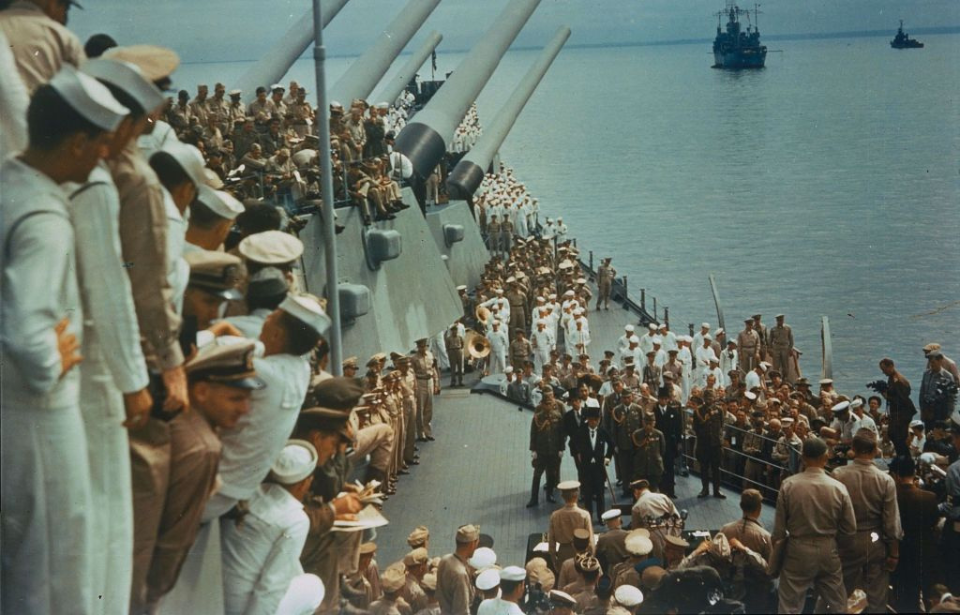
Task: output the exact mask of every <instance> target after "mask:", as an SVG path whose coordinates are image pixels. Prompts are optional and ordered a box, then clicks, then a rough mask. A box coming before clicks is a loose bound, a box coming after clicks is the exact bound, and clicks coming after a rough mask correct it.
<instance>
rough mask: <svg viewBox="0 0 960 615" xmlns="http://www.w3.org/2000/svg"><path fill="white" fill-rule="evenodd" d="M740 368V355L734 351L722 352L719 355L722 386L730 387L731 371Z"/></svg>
mask: <svg viewBox="0 0 960 615" xmlns="http://www.w3.org/2000/svg"><path fill="white" fill-rule="evenodd" d="M739 368H740V353H739V352H737V351H736V350H724V351H723V352H721V353H720V370H721V371H722V372H723V386H730V376H729V375H728V374H729V373H730V372H731V371H732V370H735V369H739Z"/></svg>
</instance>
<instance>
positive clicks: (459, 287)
mask: <svg viewBox="0 0 960 615" xmlns="http://www.w3.org/2000/svg"><path fill="white" fill-rule="evenodd" d="M457 290H458V291H460V290H467V287H466V285H464V284H461V285H460V286H458V287H457Z"/></svg>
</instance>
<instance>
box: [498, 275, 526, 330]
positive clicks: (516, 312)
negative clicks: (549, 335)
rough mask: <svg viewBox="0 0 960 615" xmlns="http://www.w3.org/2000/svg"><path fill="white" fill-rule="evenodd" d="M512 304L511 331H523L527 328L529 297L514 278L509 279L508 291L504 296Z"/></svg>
mask: <svg viewBox="0 0 960 615" xmlns="http://www.w3.org/2000/svg"><path fill="white" fill-rule="evenodd" d="M503 296H504V298H506V300H507V302H508V303H509V304H510V329H511V330H514V331H515V330H516V329H523V328H525V327H526V326H527V312H526V310H527V295H526V294H525V293H524V292H523V290H521V287H520V284H519V282H517V279H516V278H514V277H511V278H508V279H507V291H506V292H505V293H504V294H503Z"/></svg>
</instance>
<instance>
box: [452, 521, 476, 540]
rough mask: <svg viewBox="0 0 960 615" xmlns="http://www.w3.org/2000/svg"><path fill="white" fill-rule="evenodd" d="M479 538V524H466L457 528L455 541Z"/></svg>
mask: <svg viewBox="0 0 960 615" xmlns="http://www.w3.org/2000/svg"><path fill="white" fill-rule="evenodd" d="M479 539H480V526H478V525H473V524H468V525H461V526H460V527H459V528H457V537H456V540H457V542H473V541H474V540H479Z"/></svg>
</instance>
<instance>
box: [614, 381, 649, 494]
mask: <svg viewBox="0 0 960 615" xmlns="http://www.w3.org/2000/svg"><path fill="white" fill-rule="evenodd" d="M608 399H609V397H608ZM620 399H621V403H620V404H618V405H616V406H614V407H613V409H612V410H611V411H610V437H612V438H613V443H614V445H615V446H616V457H617V468H618V471H619V473H618V475H619V476H620V481H621V482H622V483H623V491H624V494H627V493H628V492H627V490H628V489H629V486H630V483H631V482H632V481H633V479H634V478H635V476H634V474H636V469H635V468H634V455H635V448H634V442H633V432H635V431H637V430H638V429H640V428H641V426H642V425H643V421H642V419H641V414H642V412H643V409H642V408H641V407H640V406H639V405H637V404H636V403H634V394H633V391H631V390H630V389H622V391H621V393H620Z"/></svg>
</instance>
